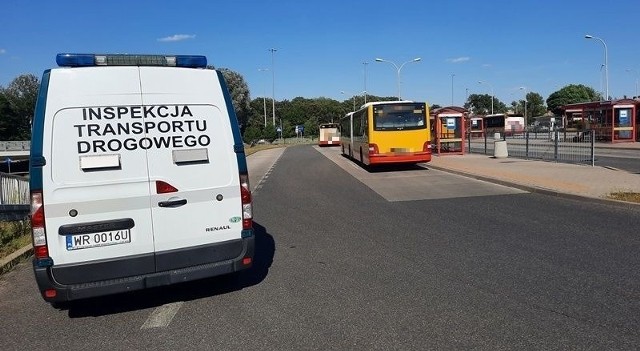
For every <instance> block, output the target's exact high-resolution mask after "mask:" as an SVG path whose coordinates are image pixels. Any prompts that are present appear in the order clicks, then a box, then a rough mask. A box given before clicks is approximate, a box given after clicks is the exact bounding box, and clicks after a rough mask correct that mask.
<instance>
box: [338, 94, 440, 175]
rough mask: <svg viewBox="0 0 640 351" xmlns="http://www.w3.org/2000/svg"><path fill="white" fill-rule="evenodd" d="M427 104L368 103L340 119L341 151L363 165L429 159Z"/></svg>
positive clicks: (429, 137) (429, 134)
mask: <svg viewBox="0 0 640 351" xmlns="http://www.w3.org/2000/svg"><path fill="white" fill-rule="evenodd" d="M429 125H430V122H429V106H428V105H427V104H426V103H424V102H413V101H383V102H369V103H366V104H364V105H363V106H362V107H361V108H360V109H359V110H357V111H355V112H350V113H348V114H347V115H346V116H345V117H344V118H342V120H341V121H340V127H341V137H340V145H341V148H342V154H343V155H346V156H349V157H351V158H352V159H354V160H356V161H360V162H361V163H362V164H364V165H378V164H388V163H420V162H429V161H431V128H430V126H429Z"/></svg>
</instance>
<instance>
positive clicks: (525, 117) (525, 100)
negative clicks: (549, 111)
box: [520, 87, 527, 128]
mask: <svg viewBox="0 0 640 351" xmlns="http://www.w3.org/2000/svg"><path fill="white" fill-rule="evenodd" d="M520 90H524V127H525V128H527V87H520Z"/></svg>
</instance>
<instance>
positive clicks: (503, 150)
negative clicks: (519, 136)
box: [493, 140, 509, 158]
mask: <svg viewBox="0 0 640 351" xmlns="http://www.w3.org/2000/svg"><path fill="white" fill-rule="evenodd" d="M493 157H495V158H506V157H509V152H508V151H507V141H506V140H496V141H494V142H493Z"/></svg>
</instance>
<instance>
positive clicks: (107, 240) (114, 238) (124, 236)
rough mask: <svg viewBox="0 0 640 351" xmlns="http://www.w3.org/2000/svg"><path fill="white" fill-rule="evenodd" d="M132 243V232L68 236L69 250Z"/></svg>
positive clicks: (113, 231) (117, 231)
mask: <svg viewBox="0 0 640 351" xmlns="http://www.w3.org/2000/svg"><path fill="white" fill-rule="evenodd" d="M130 242H131V230H130V229H125V230H112V231H109V232H101V233H88V234H76V235H67V250H79V249H88V248H90V247H100V246H110V245H117V244H126V243H130Z"/></svg>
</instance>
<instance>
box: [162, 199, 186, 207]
mask: <svg viewBox="0 0 640 351" xmlns="http://www.w3.org/2000/svg"><path fill="white" fill-rule="evenodd" d="M186 204H187V199H182V200H169V201H160V202H158V206H160V207H180V206H183V205H186Z"/></svg>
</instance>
